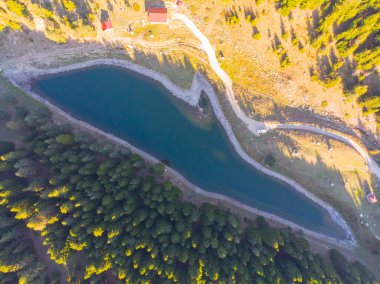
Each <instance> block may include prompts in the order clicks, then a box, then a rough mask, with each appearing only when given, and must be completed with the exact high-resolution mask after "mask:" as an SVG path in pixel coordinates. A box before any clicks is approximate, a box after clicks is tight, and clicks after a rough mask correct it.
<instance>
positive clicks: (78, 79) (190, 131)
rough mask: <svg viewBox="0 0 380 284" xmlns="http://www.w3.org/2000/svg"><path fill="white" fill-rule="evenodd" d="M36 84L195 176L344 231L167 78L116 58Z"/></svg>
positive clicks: (322, 228) (244, 198)
mask: <svg viewBox="0 0 380 284" xmlns="http://www.w3.org/2000/svg"><path fill="white" fill-rule="evenodd" d="M33 89H34V91H35V92H37V93H39V94H40V95H41V96H43V97H44V98H46V99H48V100H49V101H50V102H52V103H54V104H55V105H57V106H58V107H60V108H61V109H63V110H65V111H66V112H68V113H70V114H71V115H72V116H74V117H76V118H78V119H81V120H83V121H86V122H88V123H90V124H92V125H94V126H96V127H98V128H99V129H102V130H104V131H106V132H109V133H112V134H114V135H115V136H117V137H120V138H122V139H124V140H126V141H128V142H130V143H131V144H133V145H134V146H136V147H138V148H140V149H142V150H143V151H145V152H148V153H150V154H151V155H153V156H154V157H156V158H157V159H159V160H167V161H169V163H170V166H171V167H172V168H174V169H175V170H177V171H178V172H180V173H181V174H182V175H183V176H184V177H186V178H187V179H188V180H189V181H191V182H192V183H193V184H195V185H197V186H198V187H200V188H202V189H205V190H207V191H211V192H216V193H220V194H223V195H226V196H229V197H232V198H233V199H235V200H237V201H239V202H241V203H244V204H246V205H249V206H252V207H255V208H258V209H260V210H263V211H266V212H269V213H273V214H275V215H278V216H280V217H282V218H285V219H287V220H290V221H292V222H294V223H296V224H298V225H301V226H303V227H305V228H308V229H311V230H313V231H316V232H320V233H324V234H326V235H329V236H333V237H339V238H344V236H345V235H344V231H343V230H342V229H341V228H340V227H339V226H338V225H337V224H335V223H333V222H332V220H331V218H330V217H329V215H328V214H327V212H326V211H325V210H323V208H321V207H320V206H319V205H317V204H315V203H314V202H312V201H310V200H308V199H307V198H305V197H303V196H302V195H301V194H300V193H298V192H296V191H295V190H293V189H292V188H291V187H289V186H288V185H285V184H284V183H281V182H279V181H277V180H274V179H273V178H271V177H269V176H266V175H263V174H261V173H260V172H258V171H257V170H255V169H254V168H253V167H252V166H250V165H249V164H248V163H247V162H245V161H244V160H243V159H241V158H240V157H239V156H238V155H237V153H236V152H235V151H234V149H233V147H232V146H231V145H230V143H229V140H228V138H227V137H226V135H225V133H224V131H223V129H222V127H221V126H220V125H219V124H218V122H217V121H216V119H214V120H213V122H211V123H210V122H209V124H210V125H208V127H199V125H196V124H194V123H193V122H192V121H191V120H189V118H188V115H187V116H186V115H184V114H183V111H181V108H179V107H178V106H177V104H176V103H174V102H173V99H172V98H171V97H170V96H171V95H170V94H169V92H168V91H167V90H166V89H165V88H164V87H163V86H162V85H160V84H159V83H157V82H154V81H152V80H151V79H148V78H145V77H142V76H140V75H137V74H135V73H132V72H130V71H126V70H123V69H119V68H113V67H108V66H101V67H94V68H89V69H82V70H77V71H73V72H69V73H62V74H57V75H53V76H48V77H44V78H40V79H38V80H36V81H35V82H34V84H33Z"/></svg>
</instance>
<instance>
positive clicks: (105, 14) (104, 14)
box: [100, 9, 110, 22]
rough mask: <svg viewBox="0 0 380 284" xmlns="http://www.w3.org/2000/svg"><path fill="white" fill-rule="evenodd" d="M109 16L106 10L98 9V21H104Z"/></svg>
mask: <svg viewBox="0 0 380 284" xmlns="http://www.w3.org/2000/svg"><path fill="white" fill-rule="evenodd" d="M109 18H110V14H109V12H108V11H106V10H103V9H102V10H100V21H101V22H105V21H107V20H108V19H109Z"/></svg>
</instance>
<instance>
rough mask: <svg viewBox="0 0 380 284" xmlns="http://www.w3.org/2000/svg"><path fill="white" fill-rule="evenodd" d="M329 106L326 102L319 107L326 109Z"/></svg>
mask: <svg viewBox="0 0 380 284" xmlns="http://www.w3.org/2000/svg"><path fill="white" fill-rule="evenodd" d="M328 105H329V103H328V102H327V101H322V102H321V107H323V108H326V107H327V106H328Z"/></svg>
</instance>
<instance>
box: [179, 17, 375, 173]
mask: <svg viewBox="0 0 380 284" xmlns="http://www.w3.org/2000/svg"><path fill="white" fill-rule="evenodd" d="M173 18H174V19H177V20H180V21H182V22H183V23H184V24H185V25H186V26H187V27H188V28H189V29H190V30H191V32H192V33H193V34H194V36H196V37H197V38H198V39H199V40H200V41H201V46H200V48H201V49H202V50H203V51H204V52H205V53H206V54H207V57H208V59H209V63H210V67H211V68H212V69H213V71H214V72H215V73H216V74H217V75H218V77H219V78H220V79H221V80H222V82H223V83H224V85H225V88H226V94H227V98H228V100H229V102H230V104H231V107H232V109H233V111H234V112H235V114H236V116H237V117H238V118H239V119H240V120H242V121H243V122H244V123H245V124H246V125H247V127H248V129H249V130H250V131H251V132H252V133H254V134H255V135H260V133H264V132H266V131H268V130H271V129H283V130H287V129H288V130H304V131H309V132H314V133H318V134H322V135H325V136H329V137H331V138H334V139H337V140H339V141H342V142H344V143H346V144H348V145H350V146H352V147H353V148H354V149H355V150H356V151H357V152H358V153H359V154H360V155H361V156H362V157H363V158H364V159H365V161H366V163H367V165H368V167H369V169H370V171H371V172H372V173H373V174H375V175H376V176H377V178H378V179H379V180H380V167H379V166H378V165H377V163H376V162H375V161H374V160H373V159H372V158H371V157H370V156H369V154H368V153H367V151H366V149H363V148H362V147H361V146H360V145H359V144H358V143H356V142H355V141H353V140H352V139H350V138H349V137H347V136H346V135H344V134H338V133H334V132H331V131H328V130H324V129H322V128H319V127H315V126H310V125H306V124H280V123H265V122H261V121H257V120H254V119H252V118H249V117H248V116H247V115H246V114H245V113H244V111H243V110H242V109H241V108H240V106H239V104H238V103H237V101H236V99H235V95H234V92H233V88H232V80H231V78H230V77H229V76H228V75H227V74H226V72H224V70H223V69H222V68H221V67H220V66H219V62H218V59H217V57H216V55H215V51H214V49H213V48H212V45H211V43H210V41H209V40H208V38H207V37H206V36H205V35H204V34H203V33H202V32H201V31H200V30H199V29H198V28H197V26H196V25H195V24H194V22H193V21H191V20H190V19H189V18H188V17H187V16H185V15H183V14H179V13H173Z"/></svg>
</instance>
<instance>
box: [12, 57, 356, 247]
mask: <svg viewBox="0 0 380 284" xmlns="http://www.w3.org/2000/svg"><path fill="white" fill-rule="evenodd" d="M96 65H109V66H116V67H121V68H125V69H128V70H130V71H133V72H135V73H138V74H140V75H143V76H145V77H149V78H151V79H154V80H155V81H157V82H159V83H161V84H162V85H163V86H164V87H165V88H166V89H167V90H168V91H169V92H170V93H171V94H172V95H174V96H175V97H177V98H179V99H181V100H182V101H184V102H186V103H187V104H189V105H191V106H196V105H197V104H198V101H199V99H200V95H201V93H202V91H204V92H205V93H206V95H207V97H208V98H209V100H210V103H211V105H212V108H213V111H214V113H215V115H216V117H217V118H218V120H219V123H220V124H221V125H222V127H223V129H224V131H225V132H226V134H227V136H228V138H229V141H230V143H231V144H232V145H233V147H234V149H235V151H236V152H237V154H238V155H239V156H240V157H241V158H242V159H244V160H245V161H246V162H248V163H249V164H250V165H252V166H253V167H254V168H256V169H257V170H258V171H260V172H261V173H264V174H266V175H269V176H271V177H273V178H276V179H278V180H280V181H282V182H285V183H286V184H288V185H290V186H291V187H292V188H294V189H295V190H297V192H299V193H301V194H303V195H304V196H306V197H307V198H309V199H311V200H312V201H313V202H315V203H316V204H318V205H319V206H321V207H322V208H323V209H324V210H326V211H327V213H328V214H329V216H330V217H331V219H332V220H333V221H334V222H335V223H336V224H337V225H338V226H340V227H341V228H342V229H343V230H344V231H345V234H346V239H336V238H333V237H329V236H327V235H324V234H322V233H317V232H314V231H311V230H309V229H306V228H304V227H301V226H299V225H297V224H295V223H293V222H291V221H288V220H285V219H283V218H281V217H279V216H276V215H273V214H271V213H267V212H264V211H261V210H258V209H256V208H253V207H250V206H247V205H244V204H242V203H240V202H238V201H236V200H234V199H232V198H230V197H227V196H223V195H220V194H217V193H212V192H207V191H204V190H202V189H200V188H198V187H196V186H194V185H193V184H191V183H190V182H189V181H187V180H186V179H185V178H184V177H183V176H182V175H181V174H180V173H178V172H177V171H175V170H173V169H171V168H168V167H166V168H167V171H168V173H169V174H170V175H171V176H174V177H176V178H177V179H178V180H180V181H182V182H183V183H184V184H186V185H187V186H188V187H189V188H190V189H193V190H194V192H195V193H197V194H199V195H203V196H207V197H208V198H210V199H214V200H217V201H222V202H227V203H230V204H233V205H234V206H237V207H239V208H242V209H244V210H247V211H249V212H251V213H254V214H257V215H262V216H264V217H265V218H268V219H270V220H272V221H275V222H278V223H281V224H284V225H286V226H289V227H292V228H294V229H296V230H302V231H303V232H304V233H305V234H306V235H309V236H311V237H313V238H317V239H321V240H324V241H327V242H330V243H333V244H336V245H339V246H343V247H346V248H349V249H352V248H354V247H355V246H357V242H356V239H355V237H354V235H353V233H352V231H351V229H350V228H349V226H348V224H347V223H346V222H345V221H344V219H343V218H342V216H341V215H340V214H339V213H338V212H337V211H336V210H335V209H334V208H332V207H331V206H330V205H328V204H327V203H325V202H324V201H322V200H320V199H319V198H318V197H316V196H315V195H314V194H312V193H310V192H309V191H307V190H306V189H305V188H303V187H302V186H301V185H299V184H298V183H296V182H295V181H293V180H291V179H290V178H287V177H285V176H283V175H281V174H279V173H276V172H273V171H271V170H269V169H267V168H265V167H263V166H262V165H261V164H259V163H258V162H256V161H255V160H254V159H252V158H251V157H250V156H248V155H247V154H246V153H245V152H244V150H243V149H242V148H241V146H240V143H239V142H238V141H237V139H236V136H235V134H234V132H233V130H232V127H231V125H230V123H229V122H228V121H227V119H226V117H225V116H224V113H223V111H222V107H221V105H220V103H219V99H218V97H217V95H216V93H215V91H214V89H213V87H212V86H211V84H210V83H209V82H208V81H206V80H205V79H204V78H203V77H202V76H200V75H199V74H196V75H195V76H194V78H193V82H192V86H191V88H190V89H188V90H185V89H182V88H181V87H179V86H177V85H175V84H174V83H173V82H172V81H170V79H168V78H167V77H166V76H164V75H162V74H160V73H158V72H156V71H153V70H151V69H148V68H146V67H142V66H140V65H137V64H134V63H132V62H128V61H124V60H118V59H99V60H92V61H87V62H83V63H77V64H72V65H67V66H62V67H57V68H52V69H36V68H33V67H29V68H23V69H22V70H7V71H5V74H6V76H7V77H8V78H9V79H10V80H11V82H12V83H13V84H15V85H16V86H18V87H20V88H22V89H24V90H26V92H27V93H28V94H29V95H30V96H32V97H33V98H34V99H36V100H38V101H39V102H41V103H43V104H44V105H46V106H47V107H49V109H51V110H52V111H53V112H54V113H58V114H60V115H62V116H63V117H65V118H66V119H68V120H69V121H70V122H72V123H74V124H77V125H79V126H81V127H84V128H86V129H88V130H90V131H91V132H93V133H96V134H99V135H101V136H104V137H106V138H107V139H110V140H112V141H113V142H116V143H118V144H121V145H123V146H126V147H128V148H130V149H131V150H132V151H135V152H136V153H138V154H139V155H141V156H142V157H144V158H145V159H147V160H149V161H150V162H154V163H157V162H159V161H158V160H157V159H156V158H154V157H153V156H151V155H150V154H147V153H146V152H143V151H142V150H140V149H138V148H136V147H134V146H132V145H131V144H129V143H128V142H126V141H124V140H122V139H120V138H118V137H116V136H114V135H112V134H109V133H106V132H104V131H102V130H100V129H98V128H96V127H94V126H92V125H89V124H88V123H86V122H83V121H80V120H78V119H75V118H74V117H72V116H71V115H70V114H68V113H66V112H64V111H63V110H61V109H60V108H58V107H56V106H55V105H53V104H51V103H50V102H49V101H47V100H46V99H44V98H42V97H41V96H39V95H38V94H36V93H34V92H33V91H32V89H31V85H30V83H31V81H32V79H33V78H36V77H41V76H46V75H52V74H56V73H63V72H69V71H74V70H76V69H83V68H88V67H91V66H96ZM23 67H25V66H23Z"/></svg>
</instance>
